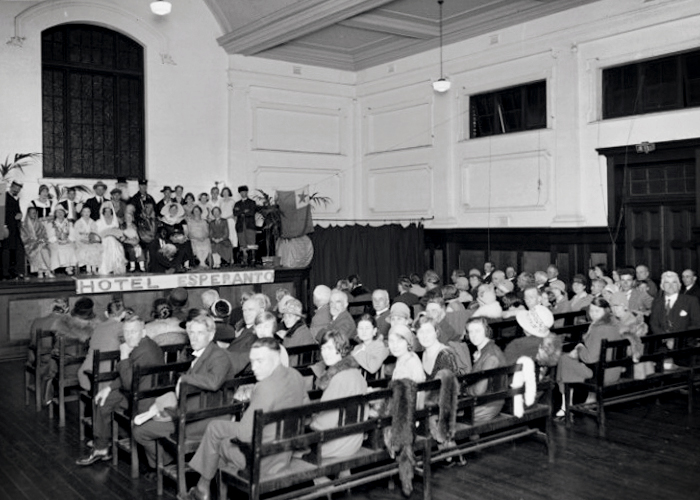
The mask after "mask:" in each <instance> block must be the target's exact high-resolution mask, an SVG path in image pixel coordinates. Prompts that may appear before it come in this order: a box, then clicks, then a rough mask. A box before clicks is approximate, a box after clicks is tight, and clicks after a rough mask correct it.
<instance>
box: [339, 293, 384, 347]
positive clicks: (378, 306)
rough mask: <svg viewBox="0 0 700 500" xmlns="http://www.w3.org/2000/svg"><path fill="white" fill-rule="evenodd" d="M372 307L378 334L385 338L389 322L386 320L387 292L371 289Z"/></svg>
mask: <svg viewBox="0 0 700 500" xmlns="http://www.w3.org/2000/svg"><path fill="white" fill-rule="evenodd" d="M372 307H373V308H374V314H375V319H376V320H377V328H378V329H379V334H380V335H381V336H382V338H386V336H387V334H388V333H389V322H388V321H386V319H387V318H388V317H389V292H387V291H386V290H379V289H377V290H375V291H373V292H372ZM348 338H352V337H348Z"/></svg>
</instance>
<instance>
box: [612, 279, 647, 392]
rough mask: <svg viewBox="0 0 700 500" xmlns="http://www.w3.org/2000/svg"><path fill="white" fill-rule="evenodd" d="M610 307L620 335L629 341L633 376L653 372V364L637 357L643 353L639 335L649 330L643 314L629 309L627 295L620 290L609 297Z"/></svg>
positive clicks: (644, 375) (643, 375)
mask: <svg viewBox="0 0 700 500" xmlns="http://www.w3.org/2000/svg"><path fill="white" fill-rule="evenodd" d="M610 309H611V310H612V313H613V315H614V316H615V319H616V320H617V327H618V329H619V331H620V335H622V337H623V338H626V339H627V340H629V342H630V350H631V351H632V358H633V360H634V361H635V365H634V366H633V367H632V376H633V378H635V379H644V378H646V376H647V375H650V374H652V373H654V364H653V363H652V362H649V361H647V362H643V363H639V358H640V357H641V356H642V355H643V354H644V346H643V345H642V341H641V337H643V336H645V335H646V334H647V333H648V332H649V327H648V325H647V324H646V323H645V322H644V316H643V315H642V314H639V313H635V312H634V311H630V309H629V302H628V301H627V296H626V295H625V294H624V293H622V292H617V293H614V294H613V296H612V297H611V298H610Z"/></svg>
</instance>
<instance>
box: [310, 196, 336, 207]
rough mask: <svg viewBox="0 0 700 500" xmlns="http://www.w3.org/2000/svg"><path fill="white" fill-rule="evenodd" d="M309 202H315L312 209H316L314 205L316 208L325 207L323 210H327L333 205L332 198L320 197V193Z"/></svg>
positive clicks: (311, 197)
mask: <svg viewBox="0 0 700 500" xmlns="http://www.w3.org/2000/svg"><path fill="white" fill-rule="evenodd" d="M309 201H312V202H313V205H312V206H311V208H312V209H313V208H314V205H316V206H320V205H323V208H327V207H328V205H330V204H331V203H333V199H332V198H331V197H330V196H319V195H318V192H316V193H313V194H312V195H310V196H309Z"/></svg>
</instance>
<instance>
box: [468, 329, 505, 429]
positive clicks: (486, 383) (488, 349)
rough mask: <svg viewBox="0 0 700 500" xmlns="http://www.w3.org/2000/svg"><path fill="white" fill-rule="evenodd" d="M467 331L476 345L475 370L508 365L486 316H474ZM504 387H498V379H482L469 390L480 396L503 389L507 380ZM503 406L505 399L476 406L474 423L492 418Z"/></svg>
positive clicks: (472, 393) (471, 393)
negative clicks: (492, 337)
mask: <svg viewBox="0 0 700 500" xmlns="http://www.w3.org/2000/svg"><path fill="white" fill-rule="evenodd" d="M467 332H468V333H469V341H470V342H471V343H472V344H473V345H474V347H476V349H477V351H476V352H475V353H474V365H473V366H472V371H473V372H480V371H483V370H490V369H493V368H499V367H501V366H507V362H506V358H505V356H504V355H503V351H501V349H500V348H499V347H498V346H497V345H496V344H495V343H494V342H493V341H492V340H491V335H492V331H491V327H490V326H489V324H488V322H487V321H486V318H472V319H470V320H469V322H468V323H467ZM501 383H502V387H496V386H497V385H498V384H499V381H498V379H491V378H490V379H488V380H482V381H480V382H477V383H475V384H474V385H471V386H469V388H468V389H467V392H468V393H469V395H471V396H478V395H480V394H484V393H485V392H487V391H488V392H491V391H497V390H501V389H503V388H504V387H505V384H506V381H505V380H503V381H501ZM501 408H503V400H498V401H492V402H490V403H485V404H483V405H480V406H477V407H475V408H474V423H481V422H486V421H488V420H491V419H492V418H494V417H495V416H496V415H498V414H499V412H500V411H501Z"/></svg>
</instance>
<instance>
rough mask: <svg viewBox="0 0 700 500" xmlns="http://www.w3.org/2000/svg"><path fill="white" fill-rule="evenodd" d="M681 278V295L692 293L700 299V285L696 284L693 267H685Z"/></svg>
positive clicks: (696, 279)
mask: <svg viewBox="0 0 700 500" xmlns="http://www.w3.org/2000/svg"><path fill="white" fill-rule="evenodd" d="M681 279H682V280H683V292H682V293H683V295H692V296H694V297H695V298H697V299H698V300H699V301H700V286H698V285H697V281H698V276H697V274H696V273H695V271H694V270H693V269H686V270H684V271H683V274H681Z"/></svg>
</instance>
